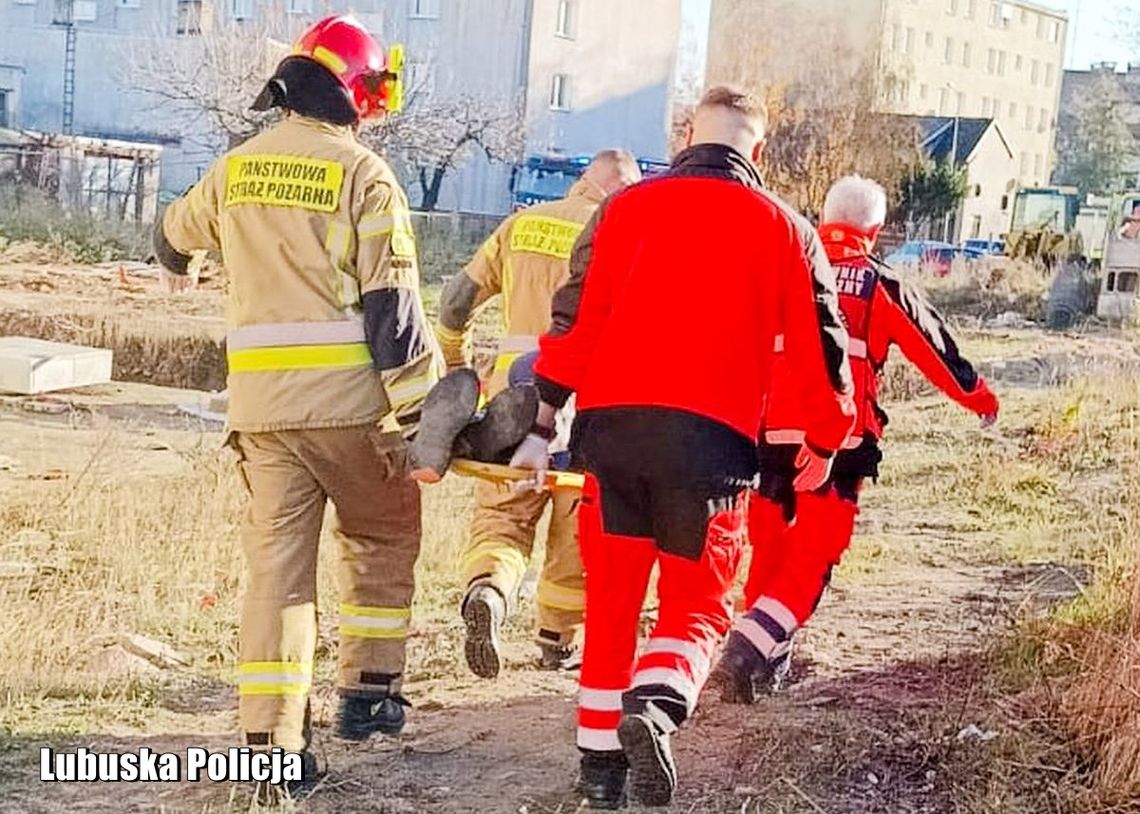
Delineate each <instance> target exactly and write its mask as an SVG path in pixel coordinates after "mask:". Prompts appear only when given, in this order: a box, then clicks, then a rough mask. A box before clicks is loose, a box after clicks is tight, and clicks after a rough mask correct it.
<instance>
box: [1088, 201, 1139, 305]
mask: <svg viewBox="0 0 1140 814" xmlns="http://www.w3.org/2000/svg"><path fill="white" fill-rule="evenodd" d="M1119 200H1120V204H1119V206H1117V207H1116V208H1115V210H1114V212H1113V215H1114V217H1113V220H1112V222H1111V223H1110V225H1109V232H1108V240H1107V242H1106V244H1105V249H1104V261H1103V263H1102V264H1101V284H1100V296H1098V297H1097V301H1096V315H1097V316H1098V317H1100V318H1101V319H1105V320H1109V321H1110V322H1131V321H1133V320H1134V319H1135V318H1136V299H1137V288H1138V283H1140V192H1130V193H1128V194H1126V195H1124V196H1123V197H1122V198H1121V199H1119Z"/></svg>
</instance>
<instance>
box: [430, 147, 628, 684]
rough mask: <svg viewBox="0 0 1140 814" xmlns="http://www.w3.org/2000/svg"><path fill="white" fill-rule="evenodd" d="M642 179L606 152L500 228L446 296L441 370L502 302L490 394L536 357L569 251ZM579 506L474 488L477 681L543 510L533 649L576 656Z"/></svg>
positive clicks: (464, 356)
mask: <svg viewBox="0 0 1140 814" xmlns="http://www.w3.org/2000/svg"><path fill="white" fill-rule="evenodd" d="M640 179H641V171H640V170H639V169H638V166H637V162H636V161H635V160H634V158H633V156H631V155H630V154H629V153H626V152H624V151H621V150H606V151H604V152H601V153H599V154H598V155H597V156H595V157H594V160H593V161H592V162H591V164H590V165H589V167H587V168H586V170H585V172H584V173H583V175H582V178H581V179H580V180H579V181H578V182H577V183H575V184H574V186H573V187H572V188H571V189H570V192H569V194H568V195H567V196H566V197H565V198H563V199H562V200H559V201H552V202H550V203H544V204H540V205H538V206H534V207H531V208H530V209H525V210H523V211H522V212H518V213H516V214H514V215H512V216H511V217H509V218H507V219H506V220H505V221H504V222H503V223H502V224H500V226H499V227H498V228H497V229H496V230H495V232H494V234H492V235H491V236H490V237H489V238H488V239H487V240H486V242H485V243H484V244H483V246H482V248H480V250H479V252H478V254H476V256H475V257H474V258H473V259H472V260H471V262H470V263H469V264H468V265H467V267H466V268H465V269H464V270H463V272H462V273H461V274H458V275H456V276H455V278H454V279H453V280H452V281H451V282H450V283H449V284H448V285H447V288H446V289H445V290H444V292H443V297H442V300H441V302H440V309H439V310H440V315H439V323H438V325H437V326H436V336H437V337H438V339H439V342H440V347H441V348H442V349H443V355H444V359H445V361H446V362H447V365H448V367H449V368H452V369H454V368H458V367H464V366H468V365H469V364H470V344H469V337H470V327H471V322H472V317H473V315H474V314H475V312H476V310H477V309H478V308H479V307H480V306H481V305H483V304H484V303H485V302H487V300H489V299H490V298H492V297H494V296H495V295H501V297H502V312H503V331H504V336H503V337H502V339H501V340H500V342H499V349H498V355H497V357H496V360H495V367H494V372H493V373H492V376H491V380H490V384H489V387H488V390H489V392H488V394H487V395H488V396H494V395H495V394H496V393H498V392H499V391H500V390H502V389H503V388H504V387H505V386H506V384H507V373H508V371H509V369H510V366H511V363H512V362H514V361H515V360H516V359H517V358H518V357H519V356H521V355H522V354H525V353H528V352H531V351H534V350H536V349H537V348H538V337H539V336H540V335H541V334H542V333H544V332H545V331H546V330H547V329H548V328H549V327H550V301H551V298H552V297H553V296H554V292H555V291H557V290H558V288H559V287H560V286H561V285H562V284H563V283H564V282H565V281H566V278H567V276H568V273H569V266H568V264H569V258H570V250H571V249H572V248H573V246H574V241H575V240H577V238H578V235H579V233H581V231H582V229H583V227H584V226H585V224H586V222H587V221H589V220H590V218H591V217H592V216H593V214H594V212H595V211H596V210H597V208H598V206H599V204H601V202H602V200H604V199H605V197H606V196H607V195H609V194H610V193H612V192H616V191H617V190H619V189H621V188H623V187H625V186H628V185H629V184H632V183H636V182H637V181H639V180H640ZM577 499H578V495H577V494H576V493H573V492H564V491H559V492H557V493H554V495H553V497H551V495H550V494H548V493H545V494H541V493H522V494H519V493H508V492H502V491H498V490H496V488H495V487H494V486H491V485H488V484H484V483H479V484H478V485H477V486H476V500H477V504H478V505H477V507H476V510H475V518H474V520H473V521H472V524H471V537H470V540H469V542H468V544H467V546H466V548H465V549H464V550H463V552H462V555H461V559H460V565H459V567H460V572H461V576H462V579H463V581H464V583H465V584H466V585H467V586H468V588H467V594H466V596H465V597H464V600H463V618H464V621H465V622H466V623H467V645H466V655H467V663H468V665H470V667H471V669H472V670H473V671H474V672H475V673H476V675H479V676H482V677H484V678H494V677H495V676H496V675H497V674H498V672H499V667H500V655H499V640H498V636H499V628H500V626H501V625H502V622H503V618H504V617H505V615H506V611H507V607H508V605H509V604H511V603H513V602H514V600H515V596H516V594H517V593H518V589H519V586H520V584H521V582H522V579H523V575H524V574H525V572H526V569H527V560H528V558H529V557H530V553H531V549H532V547H533V546H534V535H535V527H536V526H537V524H538V521H539V518H540V517H541V516H542V513H543V511H544V510H545V508H546V504H547V503H548V502H550V503H552V504H553V505H552V509H551V518H550V530H549V532H548V534H547V538H546V561H545V563H544V565H543V570H542V577H541V579H540V581H539V583H538V595H537V597H536V599H537V605H538V609H537V619H536V623H537V627H538V633H537V636H538V643H539V645H540V647H541V648H542V661H543V665H544V666H545V667H548V668H551V669H557V668H558V667H560V666H562V665H563V664H565V663H566V661H567V659H569V658H570V657H572V656H573V654H574V648H575V639H576V635H577V631H578V629H579V628H580V626H581V623H582V608H583V596H584V595H583V592H582V562H581V558H580V556H579V554H578V538H577V529H576V518H575V512H574V507H575V504H576V501H577Z"/></svg>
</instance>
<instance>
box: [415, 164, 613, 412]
mask: <svg viewBox="0 0 1140 814" xmlns="http://www.w3.org/2000/svg"><path fill="white" fill-rule="evenodd" d="M604 197H605V195H604V193H603V192H602V190H601V189H599V188H598V187H597V186H596V185H594V184H593V183H591V182H589V181H586V180H585V179H582V180H579V181H578V182H577V183H576V184H574V186H573V187H571V188H570V192H569V194H567V196H566V197H565V198H563V199H562V200H559V201H551V202H549V203H543V204H539V205H537V206H532V207H530V208H529V209H524V210H522V211H521V212H516V213H515V214H513V215H511V216H510V217H509V218H507V219H506V220H505V221H503V222H502V223H501V224H499V227H498V228H497V229H496V230H495V231H494V233H493V234H492V235H491V236H490V237H489V238H487V240H486V241H485V242H484V243H483V246H482V247H481V248H480V249H479V252H478V253H477V254H476V255H475V257H474V258H472V260H471V262H470V263H468V264H467V267H466V268H464V269H463V272H462V274H460V275H458V276H456V278H455V279H453V280H452V281H451V282H450V283H449V284H448V286H447V287H446V288H445V289H444V292H443V296H442V298H441V300H440V307H439V311H440V315H439V321H438V323H437V324H436V336H437V338H438V339H439V343H440V347H441V348H442V350H443V356H444V360H445V361H446V362H447V365H448V367H455V366H460V365H464V364H468V363H469V362H470V333H471V322H472V318H473V315H474V314H475V311H476V310H477V309H478V308H479V307H480V306H481V305H483V304H484V303H485V302H486V301H487V300H489V299H490V298H491V297H493V296H495V295H496V294H501V295H502V312H503V336H502V338H501V339H500V341H499V348H498V354H497V357H496V360H495V370H494V374H493V375H492V378H491V386H490V388H489V389H490V393H491V395H494V393H496V392H498V391H499V390H500V389H502V388H503V386H504V385H505V383H506V380H507V371H508V370H509V369H510V366H511V363H512V362H513V361H514V360H515V359H516V358H518V357H519V356H520V355H521V354H523V353H527V352H529V351H532V350H537V349H538V337H539V336H541V335H542V334H544V333H546V331H547V329H548V328H549V327H550V301H551V299H552V298H553V297H554V292H555V291H557V290H558V289H559V288H560V287H561V286H562V284H563V283H564V282H566V279H567V277H568V276H569V262H570V252H571V249H573V248H574V242H575V241H576V240H577V239H578V235H579V234H580V233H581V232H582V229H583V228H584V227H585V225H586V223H587V222H588V221H589V220H590V218H591V217H592V216H593V214H594V212H595V211H596V210H597V208H598V206H599V204H600V203H601V202H602V200H603V198H604Z"/></svg>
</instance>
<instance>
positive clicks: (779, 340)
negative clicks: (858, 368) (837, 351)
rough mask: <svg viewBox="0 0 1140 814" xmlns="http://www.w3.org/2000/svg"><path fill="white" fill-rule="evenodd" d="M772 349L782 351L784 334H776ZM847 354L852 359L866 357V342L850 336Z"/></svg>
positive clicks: (776, 351)
mask: <svg viewBox="0 0 1140 814" xmlns="http://www.w3.org/2000/svg"><path fill="white" fill-rule="evenodd" d="M772 350H773V352H775V353H783V352H784V335H783V334H776V340H775V341H774V342H773V343H772ZM847 355H848V356H850V357H851V358H852V359H866V358H867V343H866V342H864V341H863V340H862V339H856V338H855V337H851V338H849V339H848V340H847Z"/></svg>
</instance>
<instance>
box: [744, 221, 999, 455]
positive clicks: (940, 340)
mask: <svg viewBox="0 0 1140 814" xmlns="http://www.w3.org/2000/svg"><path fill="white" fill-rule="evenodd" d="M819 231H820V237H821V239H822V240H823V245H824V248H825V249H826V251H827V256H828V258H829V259H830V261H831V264H832V266H833V267H834V269H835V276H836V284H837V286H838V289H839V305H840V308H841V309H842V313H843V320H844V322H845V323H846V325H847V331H848V333H849V335H850V337H851V340H850V345H849V347H848V352H849V354H850V357H851V373H852V377H853V379H854V383H855V405H856V408H857V416H856V420H855V426H854V428H853V430H852V432H851V436H850V438H849V439H848V440H847V441H846V442H845V443H844V449H845V450H850V451H852V452H854V451H856V450H859V449H860V448H861V447H863V448H866V447H868V446H874V445H876V444H877V442H878V440H879V439H880V438H881V437H882V435H883V428H884V427H885V425H886V423H887V416H886V413H885V412H884V411H883V410H882V408H881V407H880V406H879V377H880V375H881V373H882V370H883V365H884V364H886V361H887V356H888V354H889V353H890V349H891V347H892V346H893V345H897V346H898V348H899V349H900V350H901V351H902V352H903V354H904V355H905V356H906V357H907V359H909V360H910V361H911V362H912V363H913V364H914V365H915V366H917V367H918V369H919V370H920V371H921V372H922V374H923V375H924V376H925V377H926V378H927V379H928V380H929V381H930V382H931V384H933V385H934V386H935V387H937V388H938V389H939V390H941V391H942V392H943V393H945V394H946V395H948V396H949V397H950V398H952V399H953V400H954V401H956V402H958V403H959V404H961V405H962V406H963V407H965V408H966V409H968V410H971V411H973V412H974V413H977V414H978V415H988V414H996V413H997V410H998V401H997V398H996V397H995V396H994V394H993V393H992V392H990V389H989V388H988V387H987V386H986V383H985V381H984V380H983V379H982V378H981V377H980V376H979V375H978V373H977V371H975V370H974V368H973V367H972V366H971V365H970V363H969V362H968V361H966V360H965V359H963V358H962V356H961V354H960V353H959V352H958V345H957V343H955V341H954V338H953V337H952V336H951V335H950V331H949V329H948V328H947V327H946V323H945V322H944V321H943V319H942V317H941V316H940V315H939V314H938V312H937V311H936V310H934V308H933V307H932V306H931V305H930V304H929V303H928V302H927V300H926V298H925V297H924V296H923V294H922V292H921V291H920V290H919V289H918V288H917V287H915V286H914V285H913V284H912V283H910V282H909V281H908V280H905V279H903V278H902V277H899V276H898V275H896V274H895V273H894V272H892V271H891V270H890V269H889V268H888V267H887V266H885V265H884V264H882V263H881V262H879V261H877V260H875V259H874V258H873V254H872V250H873V247H874V242H875V238H874V236H873V235H868V234H864V233H863V232H862V231H861V230H859V229H857V228H856V227H853V226H849V225H847V224H842V223H829V224H823V225H822V226H821V227H820V230H819ZM777 346H779V342H777ZM797 375H798V373H797V363H796V361H795V360H794V359H793V358H791V357H790V356H787V355H786V354H781V355H780V358H779V359H778V360H777V362H776V381H775V384H774V388H773V399H772V407H771V410H770V411H769V416H768V421H767V423H766V425H765V431H764V441H765V442H767V444H770V445H780V444H798V443H800V442H801V441H802V440H803V437H804V430H805V428H804V427H803V426H802V424H801V421H800V415H801V408H800V407H799V406H798V405H797V399H796V394H795V391H796V389H797V388H796V381H795V380H796V376H797ZM844 457H846V453H841V459H842V458H844ZM854 457H857V456H854ZM874 463H877V458H876V459H875V460H874ZM841 464H842V461H840V462H837V469H838V470H841V471H846V470H847V469H849V468H850V467H845V466H843V465H841ZM853 474H857V473H853ZM866 474H873V473H872V472H870V471H869V472H867V473H866Z"/></svg>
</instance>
